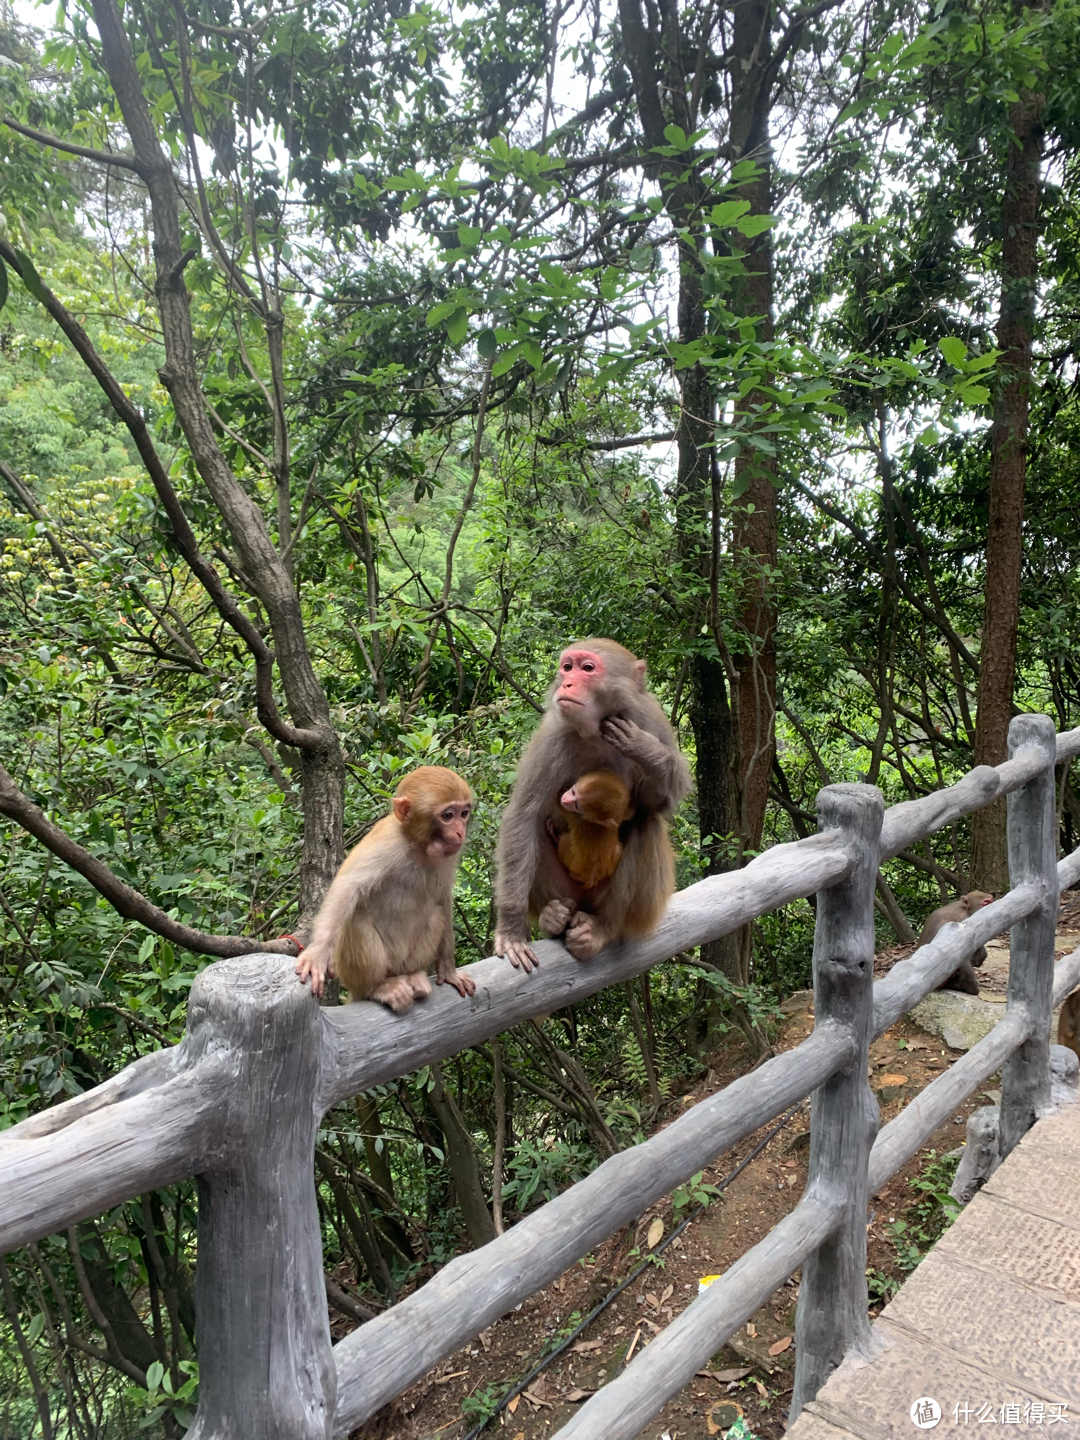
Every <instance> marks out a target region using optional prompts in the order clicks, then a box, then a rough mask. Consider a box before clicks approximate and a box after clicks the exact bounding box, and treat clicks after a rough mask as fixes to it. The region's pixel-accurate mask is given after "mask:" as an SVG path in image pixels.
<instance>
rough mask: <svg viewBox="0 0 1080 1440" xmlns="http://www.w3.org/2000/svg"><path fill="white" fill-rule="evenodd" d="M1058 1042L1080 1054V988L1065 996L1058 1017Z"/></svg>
mask: <svg viewBox="0 0 1080 1440" xmlns="http://www.w3.org/2000/svg"><path fill="white" fill-rule="evenodd" d="M1057 1043H1058V1044H1059V1045H1065V1046H1067V1047H1068V1049H1070V1050H1072V1051H1074V1052H1075V1053H1076V1054H1077V1055H1080V990H1074V991H1073V992H1072V994H1071V995H1066V997H1065V1001H1064V1003H1063V1004H1062V1007H1061V1015H1060V1016H1059V1017H1058V1036H1057Z"/></svg>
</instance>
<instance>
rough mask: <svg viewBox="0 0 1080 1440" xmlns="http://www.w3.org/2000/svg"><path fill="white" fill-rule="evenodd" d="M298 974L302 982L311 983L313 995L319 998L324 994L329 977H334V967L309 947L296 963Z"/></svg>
mask: <svg viewBox="0 0 1080 1440" xmlns="http://www.w3.org/2000/svg"><path fill="white" fill-rule="evenodd" d="M296 973H297V975H299V977H300V980H301V982H303V981H304V980H310V981H311V993H312V994H313V995H314V996H315V997H316V998H318V997H319V996H320V995H321V994H322V993H323V988H324V987H325V984H326V980H327V977H328V976H330V975H333V973H334V967H333V965H331V964H330V962H329V961H328V960H326V959H323V957H322V956H320V954H319V952H318V951H317V950H315V949H313V948H312V946H310V945H309V946H308V948H307V949H306V950H305V951H304V953H303V954H302V955H301V956H300V959H299V960H298V961H297V962H296Z"/></svg>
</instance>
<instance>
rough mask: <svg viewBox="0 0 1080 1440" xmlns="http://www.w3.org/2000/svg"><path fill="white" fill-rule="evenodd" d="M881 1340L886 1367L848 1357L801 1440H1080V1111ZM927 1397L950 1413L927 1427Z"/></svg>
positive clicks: (974, 1212) (903, 1306)
mask: <svg viewBox="0 0 1080 1440" xmlns="http://www.w3.org/2000/svg"><path fill="white" fill-rule="evenodd" d="M873 1337H874V1351H875V1356H874V1358H873V1359H872V1360H869V1361H867V1360H845V1361H844V1363H843V1364H842V1365H841V1366H840V1368H839V1369H838V1370H837V1371H836V1372H835V1373H834V1374H833V1375H832V1377H831V1378H830V1380H829V1381H828V1383H827V1384H826V1385H825V1386H824V1387H823V1388H822V1390H821V1392H820V1393H819V1395H818V1397H817V1399H816V1400H814V1401H813V1402H811V1404H809V1405H808V1406H806V1408H805V1409H804V1411H803V1413H802V1414H801V1415H800V1416H799V1418H798V1420H796V1421H795V1423H794V1425H792V1426H791V1428H790V1429H789V1431H788V1436H789V1437H790V1440H852V1437H853V1436H859V1437H863V1440H893V1437H903V1440H916V1437H918V1436H919V1435H920V1434H925V1435H927V1436H928V1437H929V1440H940V1437H942V1436H944V1435H948V1436H950V1437H959V1436H960V1435H961V1434H963V1433H966V1434H968V1435H970V1436H971V1437H973V1440H974V1437H981V1440H989V1437H990V1436H991V1435H993V1436H994V1437H996V1440H1006V1437H1007V1436H1008V1435H1009V1434H1012V1435H1014V1436H1020V1435H1022V1437H1023V1440H1035V1437H1036V1436H1039V1437H1042V1436H1044V1435H1045V1436H1046V1440H1070V1437H1071V1440H1080V1103H1077V1104H1074V1105H1071V1106H1069V1107H1068V1108H1067V1109H1065V1110H1062V1111H1060V1112H1059V1113H1058V1114H1057V1115H1054V1116H1052V1117H1050V1118H1049V1119H1046V1120H1042V1121H1040V1122H1039V1124H1037V1125H1036V1126H1035V1127H1034V1128H1033V1129H1032V1130H1031V1131H1030V1132H1029V1133H1028V1134H1027V1135H1026V1136H1025V1137H1024V1139H1023V1140H1022V1141H1021V1142H1020V1144H1019V1145H1018V1146H1017V1147H1016V1149H1015V1150H1014V1151H1013V1153H1012V1154H1011V1155H1010V1156H1009V1158H1008V1160H1006V1161H1005V1163H1004V1164H1003V1165H1002V1166H1001V1167H1000V1169H999V1170H998V1171H997V1173H996V1174H995V1175H994V1176H993V1177H992V1179H991V1180H990V1181H989V1182H988V1183H987V1184H986V1186H985V1187H984V1188H983V1189H982V1190H981V1191H980V1192H979V1194H978V1195H976V1197H975V1199H974V1200H973V1201H972V1202H971V1204H970V1205H968V1206H967V1208H966V1209H965V1210H964V1211H963V1212H962V1213H961V1215H960V1216H959V1218H958V1219H957V1221H956V1223H955V1224H954V1225H953V1226H952V1228H951V1229H950V1230H948V1231H947V1232H946V1233H945V1235H944V1236H942V1238H941V1239H940V1240H939V1241H938V1243H937V1245H936V1246H935V1247H934V1249H933V1250H932V1251H931V1253H930V1255H928V1256H927V1258H926V1259H925V1260H924V1261H923V1262H922V1264H921V1265H920V1266H919V1268H918V1269H917V1270H916V1271H915V1273H914V1274H913V1275H912V1276H911V1279H910V1280H908V1281H907V1283H906V1284H905V1285H904V1286H903V1288H902V1289H901V1290H900V1291H899V1293H898V1294H897V1295H896V1297H895V1299H894V1300H893V1301H892V1303H891V1304H890V1305H888V1306H887V1307H886V1308H885V1310H884V1311H883V1312H882V1314H881V1316H880V1317H879V1319H877V1320H876V1321H875V1322H874V1325H873ZM922 1396H929V1397H930V1398H932V1399H934V1400H936V1401H937V1403H938V1405H939V1406H940V1407H941V1420H940V1422H939V1423H938V1424H937V1425H936V1426H934V1427H933V1428H930V1429H926V1430H920V1428H918V1427H917V1426H916V1425H915V1424H914V1422H913V1420H912V1418H911V1413H910V1411H911V1405H912V1403H913V1401H915V1400H917V1399H919V1398H920V1397H922ZM988 1406H989V1407H990V1413H991V1414H992V1417H993V1418H992V1419H991V1418H989V1417H988V1412H987V1409H986V1407H988ZM1014 1406H1015V1407H1016V1408H1015V1409H1013V1408H1011V1407H1014ZM1003 1407H1010V1408H1003ZM1062 1407H1064V1408H1062ZM1056 1416H1061V1417H1063V1419H1056V1418H1055V1417H1056Z"/></svg>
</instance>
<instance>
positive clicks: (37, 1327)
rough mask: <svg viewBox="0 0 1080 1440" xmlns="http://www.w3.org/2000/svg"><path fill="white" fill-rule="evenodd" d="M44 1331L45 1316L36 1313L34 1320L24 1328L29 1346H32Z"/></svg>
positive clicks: (39, 1312)
mask: <svg viewBox="0 0 1080 1440" xmlns="http://www.w3.org/2000/svg"><path fill="white" fill-rule="evenodd" d="M44 1329H45V1316H44V1315H43V1314H42V1313H41V1311H40V1310H39V1311H38V1313H37V1314H36V1315H35V1316H34V1318H33V1319H32V1320H31V1321H30V1324H29V1325H28V1326H27V1327H26V1338H27V1341H28V1342H29V1343H30V1344H31V1345H33V1344H34V1342H35V1341H36V1340H37V1339H38V1337H39V1336H40V1334H41V1332H42V1331H43V1330H44Z"/></svg>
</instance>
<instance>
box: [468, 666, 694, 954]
mask: <svg viewBox="0 0 1080 1440" xmlns="http://www.w3.org/2000/svg"><path fill="white" fill-rule="evenodd" d="M599 769H611V770H615V771H616V772H617V773H618V774H619V775H621V776H622V778H623V779H624V780H625V781H626V784H627V785H628V787H629V789H630V797H631V803H632V805H633V811H634V814H633V818H632V819H631V820H629V821H628V822H627V824H626V826H625V827H624V829H623V830H621V831H620V839H621V840H622V842H623V846H624V849H623V854H622V858H621V860H620V861H619V864H618V868H617V869H616V870H615V873H614V874H613V875H612V876H611V878H610V880H608V881H606V882H605V885H604V887H603V890H602V893H600V894H599V895H598V896H596V897H592V898H590V901H589V904H588V908H587V909H586V908H584V907H582V906H579V899H580V887H576V886H575V884H574V882H573V880H572V879H571V878H570V876H568V875H567V873H566V871H565V870H564V868H563V866H562V865H561V864H560V862H559V857H558V852H557V850H556V847H555V845H554V844H553V843H552V841H551V838H550V836H549V834H548V830H547V821H548V818H549V817H550V816H551V815H552V814H553V812H554V811H555V810H556V809H557V807H558V804H559V797H560V796H561V795H562V794H563V792H564V791H566V790H568V789H569V788H570V787H571V786H572V785H573V784H574V783H575V781H576V780H577V779H578V778H579V777H580V776H582V775H584V774H586V773H587V772H589V771H593V770H599ZM689 789H690V771H689V767H688V765H687V763H686V760H685V758H684V757H683V755H682V753H681V752H680V750H679V747H678V743H677V741H676V739H675V733H674V731H673V730H672V728H671V726H670V724H669V723H668V720H667V716H666V715H665V714H664V712H663V710H662V709H661V708H660V703H659V701H658V700H657V699H656V697H655V695H652V694H651V693H650V692H649V691H648V690H646V688H645V662H644V660H638V659H637V657H636V656H634V655H632V654H631V653H630V651H629V650H626V649H624V648H623V646H622V645H619V644H617V643H616V642H615V641H614V640H602V639H593V640H583V641H581V642H580V643H579V644H576V645H572V646H570V648H569V649H567V650H564V651H563V653H562V655H561V656H560V657H559V667H558V673H557V675H556V676H555V679H554V680H553V682H552V684H551V687H550V689H549V691H548V696H547V708H546V710H545V713H544V718H543V720H542V721H541V722H540V726H539V728H538V729H537V731H536V733H535V735H534V736H533V738H532V740H531V741H530V742H529V745H528V748H527V749H526V751H525V754H524V755H523V756H522V759H521V764H520V765H519V766H518V773H517V780H516V782H515V784H514V790H513V793H512V795H511V796H510V803H509V804H508V806H507V808H506V814H505V816H504V817H503V822H502V827H501V829H500V831H499V847H498V882H497V895H496V899H497V906H498V918H497V923H496V929H495V952H496V954H498V955H505V956H506V957H507V958H508V959H509V960H510V962H511V963H512V964H513V965H515V966H517V967H519V968H521V969H522V970H525V971H529V970H531V969H532V967H533V966H534V965H535V964H537V959H536V955H535V953H534V951H533V949H532V947H531V945H530V944H529V916H530V914H533V915H536V916H538V917H539V922H540V928H541V930H543V931H545V932H546V933H547V934H549V935H559V934H561V935H562V936H563V941H564V944H565V945H566V948H567V949H568V950H569V951H570V954H571V955H573V956H574V957H575V958H576V959H578V960H591V959H592V957H593V956H594V955H596V953H597V952H598V951H599V950H602V949H603V947H604V946H605V945H609V944H611V943H613V942H614V941H616V940H626V939H631V938H633V937H635V936H639V935H645V934H648V933H649V931H651V930H652V929H654V928H655V926H656V924H657V922H658V921H659V919H660V916H661V915H662V914H663V910H664V906H665V904H666V903H667V900H668V897H669V896H670V894H671V890H672V886H673V883H674V881H673V874H672V866H671V847H670V842H669V840H668V837H667V827H666V825H665V823H664V820H663V817H664V816H666V815H669V814H670V813H671V812H672V811H673V810H674V809H675V808H676V806H677V805H678V804H679V802H680V801H681V800H682V799H683V797H684V796H685V795H686V794H687V793H688V792H689ZM624 832H625V833H624ZM590 912H592V913H590Z"/></svg>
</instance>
